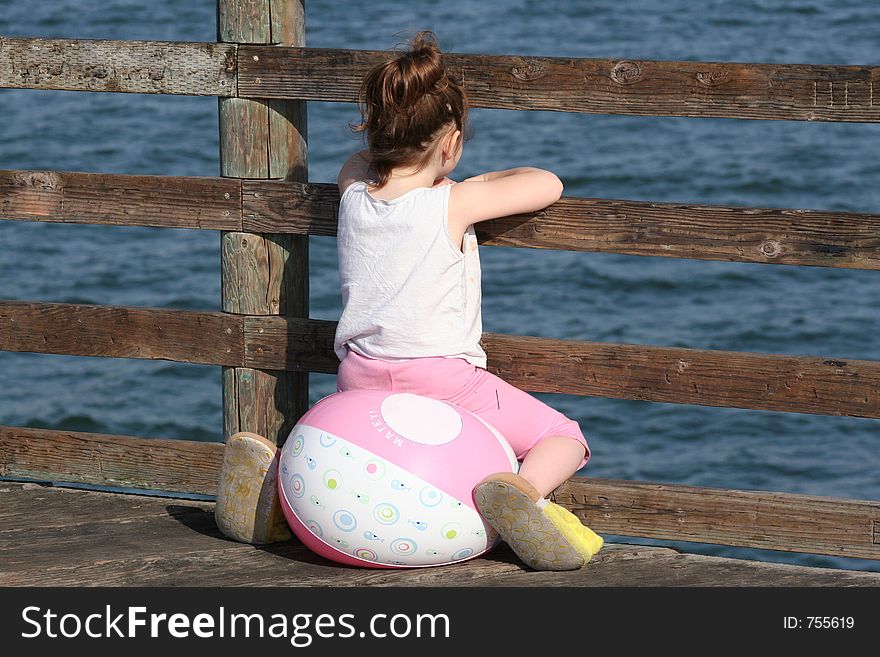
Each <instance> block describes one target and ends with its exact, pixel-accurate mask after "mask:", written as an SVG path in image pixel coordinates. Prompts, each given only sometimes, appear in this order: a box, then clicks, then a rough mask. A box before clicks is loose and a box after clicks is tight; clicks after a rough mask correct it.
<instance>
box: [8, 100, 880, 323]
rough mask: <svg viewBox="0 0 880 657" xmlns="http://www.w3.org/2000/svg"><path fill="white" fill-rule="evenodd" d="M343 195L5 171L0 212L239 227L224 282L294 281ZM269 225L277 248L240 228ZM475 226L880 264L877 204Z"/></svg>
mask: <svg viewBox="0 0 880 657" xmlns="http://www.w3.org/2000/svg"><path fill="white" fill-rule="evenodd" d="M248 102H251V101H248ZM272 116H275V114H273V115H272ZM237 132H238V131H236V134H237ZM256 151H259V149H256ZM259 152H260V153H262V151H259ZM262 154H263V155H264V154H265V153H262ZM279 166H280V165H279ZM279 171H280V170H279ZM282 173H283V171H282ZM289 173H290V174H291V175H294V174H296V175H300V173H301V172H298V170H297V169H296V168H295V167H294V168H293V169H291V171H290V172H289ZM338 206H339V192H338V190H337V189H336V185H330V184H323V183H299V182H295V181H273V180H244V181H239V180H233V179H229V178H210V177H179V176H129V175H120V174H96V173H80V172H64V171H0V219H11V220H23V221H49V222H64V223H91V224H112V225H131V226H134V225H137V226H156V227H166V228H196V229H206V230H221V231H243V233H242V235H241V236H239V238H238V240H239V241H238V242H237V243H236V245H235V248H237V249H245V250H247V251H248V254H247V257H246V258H245V263H246V264H245V268H244V269H243V270H241V271H239V270H238V269H235V268H233V269H231V270H230V271H229V278H228V281H227V287H229V288H230V289H231V288H232V287H234V286H236V285H238V286H239V287H240V286H242V285H245V282H246V280H247V278H246V274H247V272H250V271H253V267H254V266H256V264H257V260H255V258H260V257H262V258H263V259H265V260H266V265H267V266H268V263H269V261H270V256H271V261H272V262H273V263H274V264H273V266H274V267H275V268H276V269H278V271H277V272H276V276H281V277H282V278H284V279H285V282H289V283H290V284H291V285H293V286H294V287H297V286H298V285H300V283H298V282H297V279H300V278H301V279H303V280H304V278H305V274H304V272H303V271H302V270H303V265H302V260H301V258H295V259H293V260H292V261H291V259H290V258H287V259H286V260H285V259H284V257H283V254H284V253H287V252H288V251H291V249H298V248H299V247H296V246H293V244H298V243H299V242H298V241H297V240H302V239H304V236H306V235H327V236H335V235H336V218H337V214H338V210H339V207H338ZM267 233H271V234H274V235H275V237H274V238H273V239H272V240H270V241H269V242H268V244H271V245H273V246H272V249H268V248H266V249H263V248H258V247H259V245H260V244H262V242H258V241H257V242H255V241H254V238H251V241H250V242H248V241H247V238H246V237H244V236H243V235H245V234H267ZM282 236H285V237H282ZM477 236H478V238H479V239H480V242H481V243H482V244H483V245H485V246H513V247H519V248H537V249H564V250H569V251H594V252H606V253H623V254H627V255H648V256H664V257H676V258H694V259H701V260H723V261H731V262H734V261H735V262H758V263H764V264H785V265H810V266H821V267H844V268H852V269H880V215H874V214H860V213H852V212H827V211H823V210H799V209H789V208H752V207H725V206H709V205H685V204H678V203H652V202H641V201H626V200H615V199H588V198H575V197H563V198H562V199H560V200H559V201H558V202H557V203H555V204H553V205H552V206H550V207H549V208H547V209H546V210H543V211H541V212H537V213H530V214H525V215H514V216H510V217H504V218H500V219H496V220H493V221H486V222H481V223H480V224H478V225H477ZM229 239H232V238H229ZM241 240H244V242H243V243H242V242H241ZM288 241H290V244H287V242H288ZM282 242H283V244H282ZM248 245H249V246H248ZM246 247H247V248H246ZM229 248H232V247H231V246H230V247H229ZM276 252H277V253H276ZM296 263H300V264H296ZM286 267H287V268H290V269H285V268H286ZM242 277H244V278H242ZM239 298H241V297H240V295H237V294H232V293H230V299H239ZM263 298H264V299H265V298H266V297H265V295H263ZM269 298H274V297H271V296H270V297H269ZM279 303H280V302H279ZM282 314H283V313H282Z"/></svg>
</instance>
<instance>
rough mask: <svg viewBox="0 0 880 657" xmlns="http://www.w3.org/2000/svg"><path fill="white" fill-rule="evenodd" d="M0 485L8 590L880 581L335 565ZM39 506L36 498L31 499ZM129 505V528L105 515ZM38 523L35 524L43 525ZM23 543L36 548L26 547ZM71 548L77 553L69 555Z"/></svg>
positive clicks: (662, 567) (188, 510) (732, 566)
mask: <svg viewBox="0 0 880 657" xmlns="http://www.w3.org/2000/svg"><path fill="white" fill-rule="evenodd" d="M18 486H20V484H0V509H3V508H6V509H8V508H14V510H15V511H14V514H13V516H11V517H10V518H9V519H4V518H3V517H2V516H0V539H2V540H3V541H4V542H5V539H6V537H8V536H10V533H12V532H14V533H15V534H17V539H16V542H15V543H14V544H7V545H9V547H8V549H6V550H3V551H2V552H0V584H2V585H3V586H47V585H56V586H58V585H60V586H76V585H79V586H83V585H85V586H156V585H163V586H203V585H205V583H206V582H209V583H211V585H221V586H297V587H300V586H345V587H351V586H456V587H474V586H476V587H491V586H578V587H581V586H877V585H880V573H870V572H857V571H845V570H836V569H826V568H806V567H802V566H792V565H781V564H772V563H765V562H749V561H744V560H741V559H727V558H720V557H710V556H701V555H692V554H682V553H679V552H677V551H675V550H672V549H670V548H662V547H649V546H641V545H628V544H626V543H606V545H605V547H604V548H603V549H602V550H601V551H600V552H599V554H598V555H596V556H595V557H594V558H593V559H592V560H591V561H590V563H588V564H587V565H586V566H585V567H584V568H582V569H581V570H579V571H573V572H563V573H553V572H534V571H529V570H526V569H525V568H524V567H523V566H522V564H521V563H520V562H519V560H518V559H517V558H516V557H515V555H513V554H512V552H510V550H509V549H507V548H506V547H505V546H500V547H499V548H497V549H496V550H494V551H493V552H492V553H490V554H489V555H487V556H485V557H483V558H480V559H474V560H471V561H466V562H463V563H460V564H456V565H453V566H445V567H437V568H423V569H418V570H405V571H393V570H370V569H358V568H342V567H338V566H335V565H334V564H332V563H331V562H329V561H326V560H324V559H321V558H320V557H317V556H315V555H314V554H312V553H311V552H309V551H308V550H307V549H305V548H304V547H303V546H302V545H301V544H300V543H299V542H298V541H296V540H292V541H289V542H287V543H283V544H276V545H272V546H264V547H261V548H259V549H257V548H254V547H252V546H249V545H243V544H239V543H234V542H232V541H228V540H226V539H224V538H223V537H222V536H220V534H219V532H218V531H217V530H216V527H214V526H212V525H213V517H212V516H213V504H212V503H206V502H193V501H188V500H187V501H183V500H169V499H167V498H154V497H148V496H129V495H119V494H108V493H96V492H89V491H81V490H76V491H74V490H67V489H60V488H44V487H40V488H37V487H33V486H31V487H30V489H29V490H27V491H26V492H27V493H28V494H30V495H32V496H33V497H32V498H31V497H29V495H14V493H15V491H16V490H18V489H17V487H18ZM37 498H39V499H37ZM81 505H82V506H84V507H88V508H98V507H99V506H101V505H103V506H104V507H105V510H104V511H103V512H102V513H101V514H100V515H98V516H96V518H95V521H94V522H93V523H91V526H80V527H77V531H76V532H74V531H73V528H72V527H64V526H58V527H56V526H49V527H45V526H43V525H42V522H41V521H40V519H39V518H37V519H35V520H34V521H33V522H31V523H29V524H26V525H24V526H22V522H21V521H20V520H19V518H22V517H25V516H26V513H27V511H28V510H29V509H33V508H36V507H38V506H39V507H40V508H43V509H45V514H44V515H46V516H55V517H58V516H64V515H65V514H67V513H70V512H71V511H73V510H74V509H75V508H77V507H79V506H81ZM132 506H137V507H139V508H140V509H141V510H142V511H141V515H139V516H138V517H137V518H136V519H135V520H134V521H133V522H129V523H121V524H120V523H116V522H114V521H113V520H111V518H114V517H117V516H120V515H122V514H124V513H126V512H127V511H128V510H129V509H130V508H131V507H132ZM41 517H42V516H41ZM26 538H30V539H32V541H33V543H28V541H27V540H26ZM71 546H75V549H71Z"/></svg>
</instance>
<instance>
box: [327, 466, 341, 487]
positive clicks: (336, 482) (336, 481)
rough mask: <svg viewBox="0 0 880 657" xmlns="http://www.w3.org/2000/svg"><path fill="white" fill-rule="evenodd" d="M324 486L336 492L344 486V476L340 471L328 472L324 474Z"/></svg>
mask: <svg viewBox="0 0 880 657" xmlns="http://www.w3.org/2000/svg"><path fill="white" fill-rule="evenodd" d="M324 485H325V486H326V487H327V488H329V489H330V490H336V489H337V488H339V487H340V486H341V485H342V475H341V474H339V470H327V472H325V473H324Z"/></svg>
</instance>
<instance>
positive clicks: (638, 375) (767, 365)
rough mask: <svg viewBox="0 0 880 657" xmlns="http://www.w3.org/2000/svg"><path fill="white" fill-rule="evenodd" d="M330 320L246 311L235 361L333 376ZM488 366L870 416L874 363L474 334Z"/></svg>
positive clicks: (597, 385)
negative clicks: (241, 356)
mask: <svg viewBox="0 0 880 657" xmlns="http://www.w3.org/2000/svg"><path fill="white" fill-rule="evenodd" d="M335 331H336V323H335V322H331V321H327V320H313V319H312V320H300V319H289V320H284V319H276V318H261V317H248V318H247V320H246V321H245V326H244V334H245V362H247V363H250V364H251V365H252V366H253V367H260V366H265V365H267V364H269V363H276V364H279V366H282V365H283V366H284V367H293V368H303V369H307V370H309V371H313V372H325V373H328V374H332V373H335V372H336V370H337V368H338V367H339V361H338V359H337V358H336V355H335V354H334V353H333V337H334V334H335ZM481 342H482V344H483V347H484V348H485V350H486V353H487V354H488V357H489V362H488V369H489V371H491V372H493V373H494V374H497V375H498V376H500V377H501V378H503V379H504V380H506V381H508V382H510V383H512V384H513V385H516V386H518V387H520V388H522V389H524V390H528V391H530V392H553V393H565V394H574V395H586V396H590V397H612V398H620V399H638V400H642V401H659V402H667V403H678V404H699V405H702V406H722V407H735V408H752V409H760V410H771V411H787V412H790V413H817V414H823V415H850V416H854V417H869V418H878V417H880V362H876V361H868V360H840V359H834V358H827V357H821V356H788V355H779V354H761V353H748V352H737V351H720V350H710V349H685V348H677V347H655V346H650V345H637V344H611V343H606V342H587V341H578V340H554V339H548V338H539V337H532V336H517V335H503V334H499V333H484V334H483V338H482V341H481Z"/></svg>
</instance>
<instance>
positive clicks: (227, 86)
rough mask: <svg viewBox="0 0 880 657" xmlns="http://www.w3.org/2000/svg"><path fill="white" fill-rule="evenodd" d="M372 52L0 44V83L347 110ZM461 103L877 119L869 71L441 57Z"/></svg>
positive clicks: (875, 78)
mask: <svg viewBox="0 0 880 657" xmlns="http://www.w3.org/2000/svg"><path fill="white" fill-rule="evenodd" d="M388 54H389V53H388V52H385V51H377V50H347V49H331V48H290V47H280V46H276V45H246V44H240V45H239V44H227V43H202V42H192V43H187V42H177V41H105V40H94V39H44V38H29V37H2V38H0V87H14V88H28V89H66V90H76V91H117V92H129V93H163V94H186V95H214V96H236V95H237V96H240V97H243V98H291V99H301V100H320V101H332V102H355V101H356V100H357V92H358V87H359V85H360V82H361V80H362V78H363V76H364V74H365V73H366V72H367V70H368V69H369V68H370V67H371V66H373V65H374V64H376V63H378V62H380V61H382V60H383V59H385V58H386V57H388ZM444 61H445V62H446V63H447V65H448V66H449V68H450V70H451V71H452V72H453V73H454V74H456V75H457V76H458V77H459V79H461V80H463V82H464V85H465V88H466V89H467V92H468V95H469V97H470V102H471V106H473V107H486V108H500V109H517V110H551V111H561V112H585V113H599V114H629V115H650V116H692V117H720V118H737V119H785V120H797V121H846V122H877V121H880V67H877V66H857V65H852V66H840V65H810V64H758V63H745V62H691V61H657V60H646V59H589V58H571V57H531V56H516V55H481V54H463V53H448V54H445V55H444Z"/></svg>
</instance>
